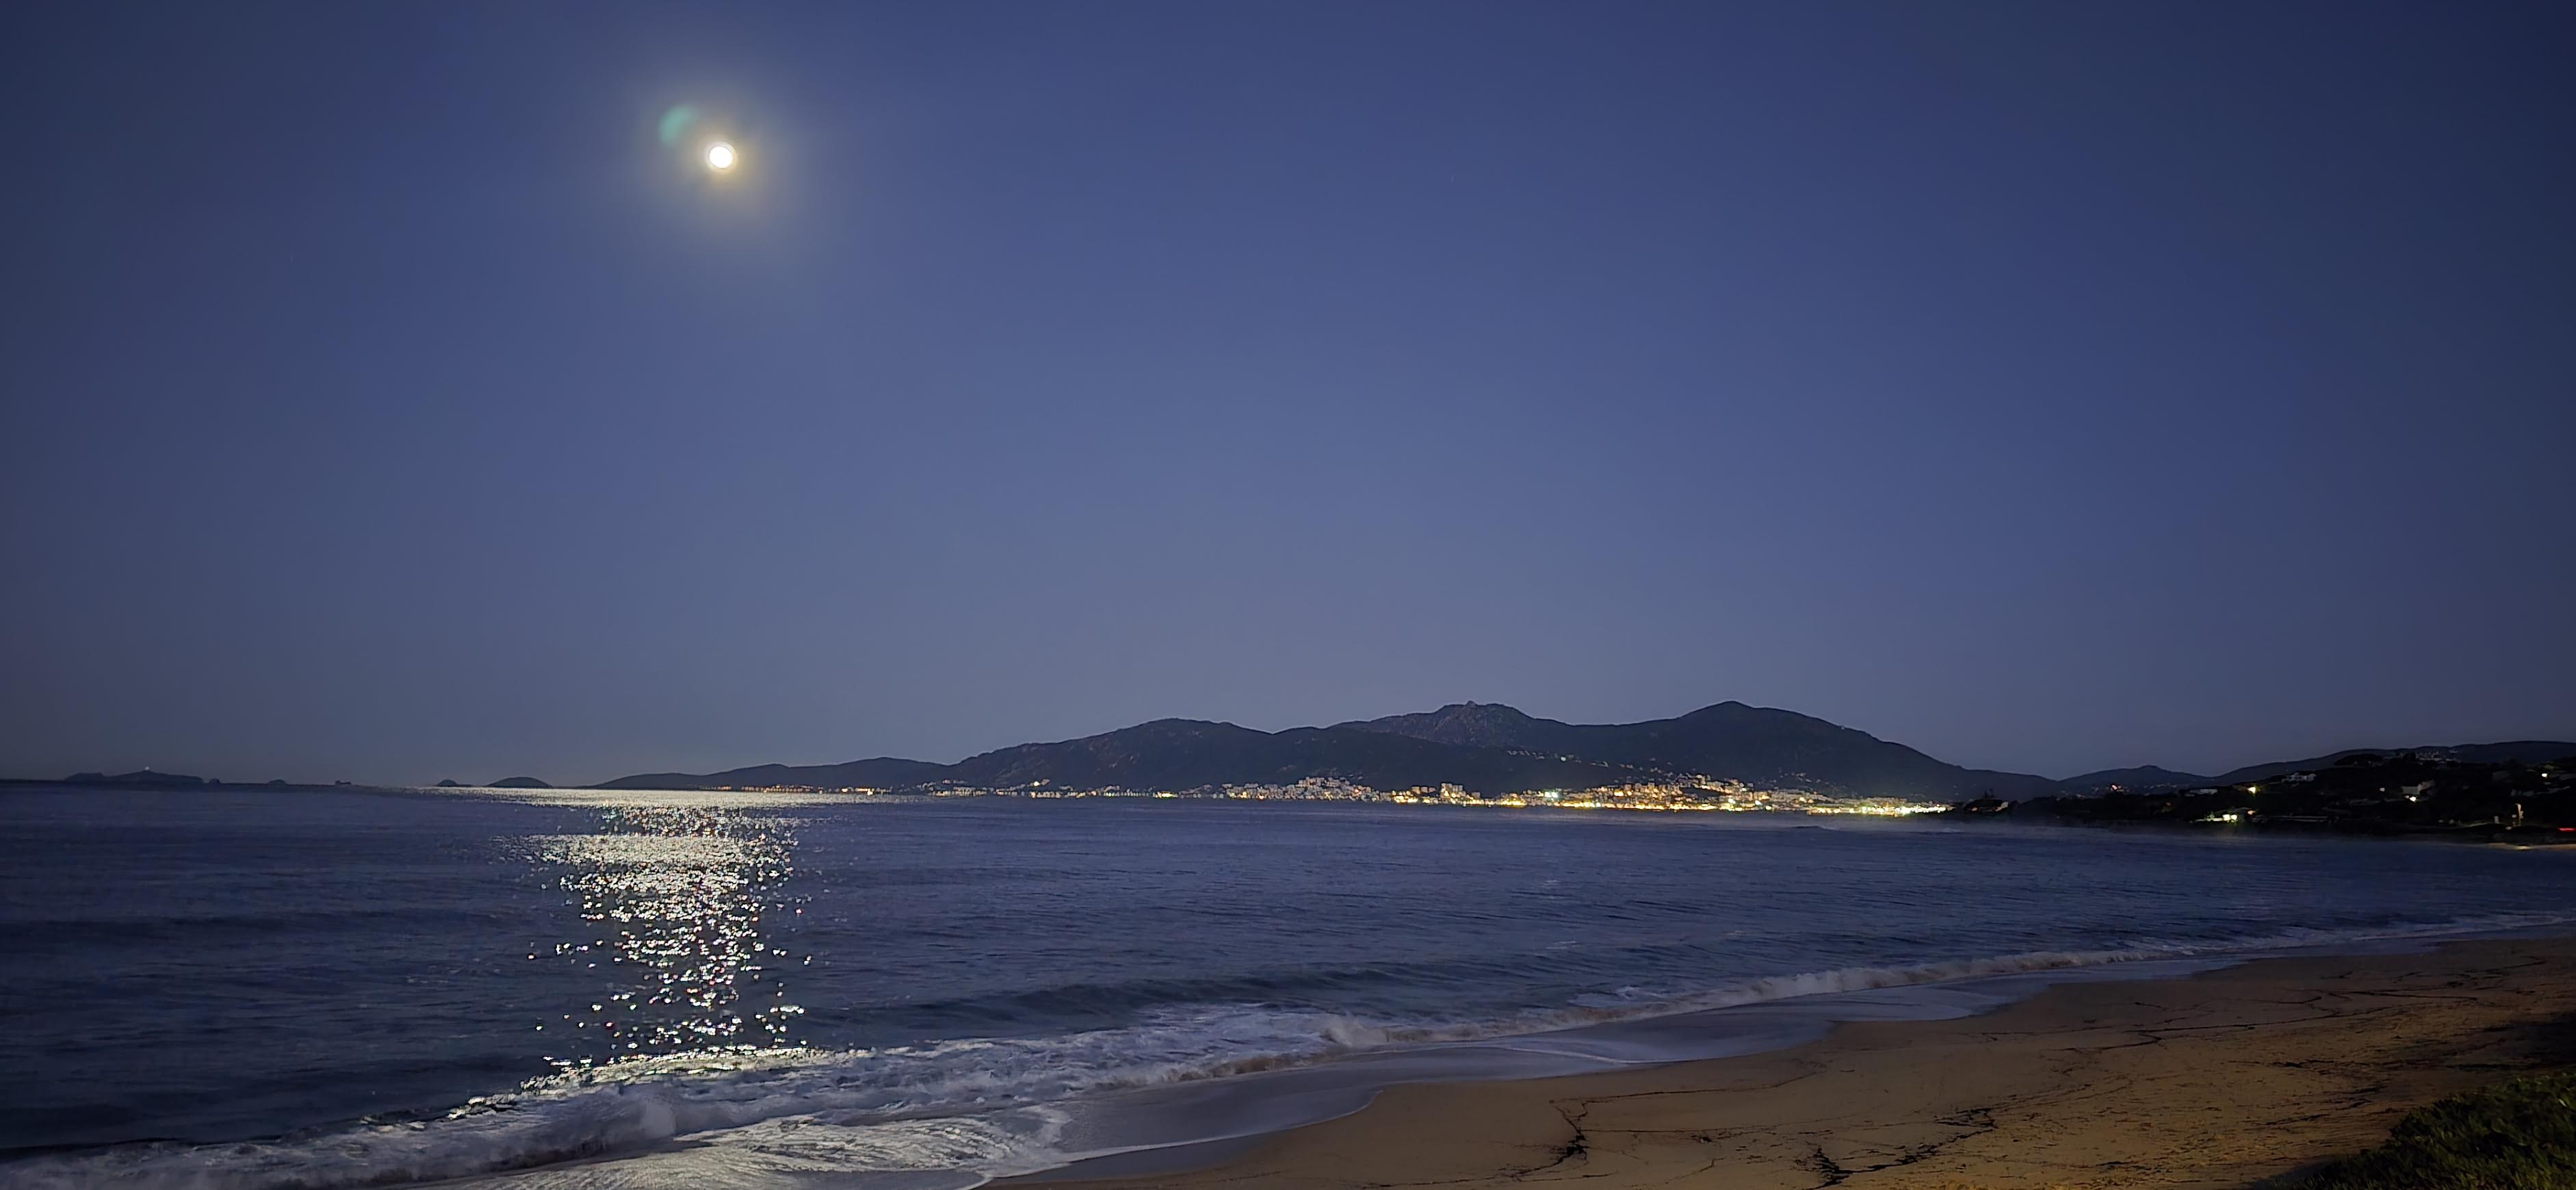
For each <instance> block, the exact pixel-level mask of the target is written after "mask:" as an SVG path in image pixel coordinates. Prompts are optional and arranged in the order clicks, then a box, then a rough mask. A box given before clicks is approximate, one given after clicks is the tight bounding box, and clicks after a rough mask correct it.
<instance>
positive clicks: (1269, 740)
mask: <svg viewBox="0 0 2576 1190" xmlns="http://www.w3.org/2000/svg"><path fill="white" fill-rule="evenodd" d="M1632 776H1634V774H1630V773H1623V772H1621V771H1619V770H1618V769H1616V768H1614V767H1611V766H1608V765H1603V764H1590V763H1584V762H1581V761H1569V760H1562V759H1558V758H1555V757H1549V756H1530V755H1519V754H1515V753H1511V752H1505V751H1502V750H1500V749H1495V748H1484V747H1476V746H1471V745H1459V744H1449V743H1443V742H1440V741H1436V740H1424V739H1414V738H1410V737H1407V736H1402V735H1393V734H1387V733H1379V732H1368V731H1355V730H1351V729H1349V728H1342V727H1295V728H1290V729H1289V730H1286V731H1280V732H1267V731H1255V730H1253V729H1252V728H1249V727H1238V726H1235V725H1234V724H1231V723H1208V722H1202V721H1200V720H1196V719H1158V720H1155V721H1154V722H1152V723H1142V724H1138V725H1137V726H1134V727H1129V728H1124V729H1121V730H1118V731H1112V732H1105V733H1103V734H1100V735H1095V736H1085V737H1083V738H1081V739H1078V740H1065V741H1062V742H1060V743H1053V744H1022V745H1020V746H1018V747H1016V748H1003V749H1001V750H999V751H995V752H986V753H984V754H983V755H981V756H970V757H967V758H966V759H964V760H962V761H959V762H957V763H956V764H954V765H951V766H949V768H948V770H947V771H946V772H945V773H943V774H941V778H940V779H941V780H943V781H949V782H954V783H956V784H958V785H962V786H967V787H971V788H982V789H994V788H1003V787H1008V786H1014V785H1027V784H1031V783H1033V782H1039V781H1043V782H1046V783H1047V784H1049V785H1053V786H1058V787H1062V788H1067V789H1099V788H1105V787H1110V786H1116V787H1119V788H1123V789H1140V790H1141V789H1156V790H1160V789H1197V788H1201V787H1204V786H1210V785H1287V784H1293V783H1295V782H1298V781H1302V780H1305V779H1307V778H1309V777H1337V778H1340V779H1342V780H1346V781H1351V782H1355V783H1358V784H1361V785H1366V786H1369V787H1370V788H1373V789H1410V788H1413V787H1416V786H1437V785H1442V784H1451V785H1459V786H1463V787H1465V788H1466V789H1468V790H1469V791H1471V792H1475V793H1519V792H1524V791H1527V790H1532V789H1591V788H1595V787H1598V786H1602V785H1614V784H1617V783H1619V782H1621V781H1623V780H1627V779H1630V778H1631V777H1632Z"/></svg>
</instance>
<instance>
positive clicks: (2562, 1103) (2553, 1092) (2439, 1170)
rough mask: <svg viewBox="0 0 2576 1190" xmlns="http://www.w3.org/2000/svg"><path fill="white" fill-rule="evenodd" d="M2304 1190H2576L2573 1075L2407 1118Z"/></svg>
mask: <svg viewBox="0 0 2576 1190" xmlns="http://www.w3.org/2000/svg"><path fill="white" fill-rule="evenodd" d="M2298 1186H2299V1190H2576V1073H2568V1074H2543V1075H2533V1076H2530V1077H2526V1078H2517V1079H2512V1080H2510V1081H2507V1082H2502V1083H2498V1084H2496V1085H2495V1086H2492V1087H2488V1088H2486V1089H2484V1090H2480V1091H2471V1092H2469V1093H2468V1094H2466V1095H2454V1096H2452V1097H2451V1098H2448V1099H2445V1100H2442V1101H2440V1102H2438V1103H2434V1104H2431V1105H2429V1106H2426V1107H2420V1108H2417V1109H2415V1110H2414V1111H2411V1112H2408V1113H2407V1114H2406V1118H2405V1119H2402V1120H2399V1121H2398V1122H2397V1127H2396V1128H2395V1129H2393V1130H2391V1131H2390V1132H2389V1134H2388V1143H2386V1144H2383V1145H2381V1146H2379V1147H2378V1148H2375V1149H2372V1150H2370V1151H2369V1152H2367V1153H2363V1154H2361V1155H2359V1156H2356V1157H2346V1158H2344V1159H2343V1160H2341V1161H2337V1162H2335V1163H2334V1164H2332V1165H2329V1166H2327V1167H2326V1168H2324V1169H2322V1170H2319V1171H2317V1173H2316V1175H2315V1176H2314V1177H2311V1178H2309V1179H2307V1180H2305V1181H2303V1182H2300V1183H2299V1184H2298Z"/></svg>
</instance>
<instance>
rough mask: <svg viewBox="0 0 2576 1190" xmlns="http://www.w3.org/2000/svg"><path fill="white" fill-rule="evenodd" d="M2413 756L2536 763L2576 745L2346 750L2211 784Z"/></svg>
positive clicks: (2258, 767) (2257, 768)
mask: <svg viewBox="0 0 2576 1190" xmlns="http://www.w3.org/2000/svg"><path fill="white" fill-rule="evenodd" d="M2410 752H2411V753H2416V754H2420V755H2427V756H2436V757H2440V758H2443V759H2446V760H2457V761H2461V762H2464V763H2468V764H2510V763H2512V762H2514V761H2517V760H2518V761H2521V762H2522V763H2524V764H2539V763H2541V762H2543V761H2550V760H2557V759H2559V758H2561V757H2566V756H2576V743H2570V742H2568V741H2566V740H2508V741H2505V742H2503V743H2496V744H2426V745H2422V746H2419V747H2414V748H2346V749H2344V750H2343V751H2341V752H2329V753H2326V754H2325V755H2323V756H2311V757H2309V758H2308V759H2306V760H2276V761H2273V762H2272V763H2270V764H2249V765H2247V766H2245V767H2244V768H2241V769H2236V770H2234V771H2232V772H2227V773H2222V774H2220V775H2219V776H2218V777H2217V778H2216V780H2215V781H2214V782H2212V783H2213V784H2218V785H2234V784H2237V783H2239V782H2243V781H2261V780H2265V779H2267V778H2271V777H2278V776H2280V775H2281V774H2283V773H2304V772H2312V771H2315V770H2317V769H2324V768H2332V767H2334V764H2335V762H2336V761H2339V760H2342V759H2343V758H2345V757H2347V756H2395V755H2399V754H2401V753H2410Z"/></svg>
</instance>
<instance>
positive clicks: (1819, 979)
mask: <svg viewBox="0 0 2576 1190" xmlns="http://www.w3.org/2000/svg"><path fill="white" fill-rule="evenodd" d="M2571 922H2576V849H2558V848H2541V849H2530V850H2516V849H2508V848H2501V847H2492V846H2476V845H2467V844H2452V843H2425V842H2392V841H2379V840H2352V839H2340V838H2332V837H2321V836H2298V835H2283V834H2273V833H2261V834H2257V833H2248V832H2241V831H2231V830H2226V829H2211V830H2207V831H2198V832H2158V831H2148V830H2113V829H2103V828H2073V827H2069V828H2044V827H2028V826H2009V825H2001V824H1991V823H1957V822H1951V821H1947V820H1941V819H1920V818H1918V819H1911V820H1902V821H1895V820H1871V819H1864V818H1858V817H1842V816H1811V815H1788V814H1779V815H1774V814H1713V813H1702V814H1653V813H1626V812H1605V811H1588V812H1587V811H1572V810H1545V809H1526V810H1504V809H1481V808H1462V807H1441V806H1372V805H1364V804H1356V803H1294V802H1232V801H1217V800H1188V799H1179V800H1153V799H1086V800H1060V801H1059V800H1028V799H1019V798H998V797H976V798H906V797H887V796H867V795H797V794H764V793H652V792H615V793H610V792H589V791H549V790H535V791H517V790H513V791H502V790H466V791H454V790H436V791H432V790H417V791H358V790H332V791H315V790H265V789H236V788H221V789H209V790H202V791H189V792H149V791H117V790H103V789H68V788H64V789H55V788H21V789H16V790H11V791H6V792H0V1069H5V1070H7V1071H9V1072H10V1077H9V1078H7V1079H0V1186H7V1187H55V1186H64V1187H69V1186H94V1185H134V1186H171V1187H181V1186H184V1187H197V1188H209V1190H219V1188H224V1187H304V1188H324V1187H354V1186H387V1185H402V1184H406V1183H413V1182H456V1183H460V1184H465V1185H475V1186H508V1187H523V1188H540V1187H542V1188H557V1187H561V1188H577V1187H612V1186H613V1187H635V1186H658V1185H687V1186H692V1187H788V1186H795V1187H810V1186H847V1187H858V1188H865V1190H963V1188H965V1187H971V1186H976V1185H979V1184H982V1183H983V1182H986V1181H988V1180H990V1179H993V1178H996V1177H1004V1176H1012V1175H1037V1174H1045V1173H1048V1172H1049V1171H1058V1172H1059V1173H1061V1172H1063V1171H1070V1172H1072V1173H1075V1174H1080V1173H1084V1172H1098V1171H1101V1170H1108V1169H1133V1168H1141V1167H1142V1166H1139V1165H1138V1164H1137V1163H1139V1162H1143V1163H1148V1164H1150V1163H1152V1162H1155V1161H1162V1162H1166V1163H1174V1164H1177V1163H1186V1162H1188V1161H1191V1160H1193V1159H1197V1158H1199V1157H1204V1156H1205V1155H1206V1154H1209V1153H1212V1152H1216V1151H1218V1150H1219V1149H1221V1148H1222V1146H1224V1145H1225V1144H1227V1143H1229V1142H1232V1143H1240V1141H1241V1138H1245V1137H1257V1136H1260V1135H1263V1134H1266V1133H1268V1132H1272V1131H1275V1130H1278V1129H1281V1128H1286V1127H1292V1126H1295V1125H1298V1124H1301V1123H1306V1122H1310V1121H1314V1120H1320V1119H1325V1118H1329V1117H1332V1116H1335V1115H1339V1114H1343V1113H1346V1112H1350V1111H1354V1110H1357V1109H1358V1108H1359V1107H1361V1106H1363V1105H1365V1104H1366V1103H1367V1102H1368V1100H1369V1098H1370V1097H1371V1096H1372V1095H1374V1094H1375V1093H1376V1092H1377V1091H1379V1090H1381V1089H1383V1088H1384V1087H1387V1086H1390V1085H1394V1084H1397V1083H1405V1082H1417V1081H1428V1080H1464V1079H1491V1078H1518V1077H1532V1076H1539V1075H1550V1074H1563V1073H1574V1072H1579V1071H1587V1070H1600V1069H1606V1068H1612V1067H1619V1066H1627V1065H1634V1064H1639V1063H1651V1062H1668V1061H1675V1060H1680V1059H1686V1058H1696V1057H1710V1056H1719V1055H1725V1054H1735V1053H1745V1052H1751V1051H1755V1050H1762V1049H1769V1048H1776V1047H1781V1046H1787V1045H1793V1044H1797V1043H1798V1042H1801V1041H1803V1040H1806V1039H1809V1038H1813V1037H1816V1036H1820V1035H1821V1034H1823V1033H1824V1032H1825V1031H1827V1030H1828V1029H1829V1028H1830V1027H1831V1026H1832V1024H1833V1023H1834V1022H1836V1021H1845V1020H1865V1019H1929V1018H1937V1017H1946V1016H1958V1015H1962V1014H1965V1013H1972V1012H1980V1011H1986V1010H1989V1009H1991V1008H1994V1007H1996V1006H1998V1005H2001V1004H2004V1003H2008V1002H2010V1001H2012V1000H2014V999H2017V998H2020V997H2024V996H2028V995H2030V994H2032V993H2033V992H2035V991H2036V990H2038V989H2039V988H2041V987H2044V986H2046V985H2048V984H2049V983H2052V982H2062V981H2065V980H2074V979H2112V978H2140V977H2153V976H2173V975H2181V974H2188V973H2191V972H2196V971H2202V970H2207V969H2210V968H2213V967H2217V966H2223V965H2226V964H2229V963H2235V962H2240V961H2243V960H2245V959H2247V958H2250V957H2256V956H2261V955H2268V954H2280V953H2297V952H2301V951H2315V950H2365V949H2372V948H2379V949H2388V948H2398V949H2404V948H2409V947H2419V948H2420V947H2424V946H2428V945H2430V944H2432V943H2433V942H2436V941H2438V940H2440V939H2443V938H2448V937H2461V936H2469V935H2476V934H2499V933H2512V932H2565V931H2567V930H2569V929H2571V928H2576V927H2571ZM1121 1163H1125V1164H1123V1165H1122V1164H1121Z"/></svg>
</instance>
